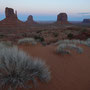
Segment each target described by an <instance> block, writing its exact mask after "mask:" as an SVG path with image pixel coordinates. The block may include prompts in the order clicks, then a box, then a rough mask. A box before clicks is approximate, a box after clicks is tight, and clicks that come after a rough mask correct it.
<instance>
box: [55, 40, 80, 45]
mask: <svg viewBox="0 0 90 90" xmlns="http://www.w3.org/2000/svg"><path fill="white" fill-rule="evenodd" d="M56 44H58V45H59V44H81V41H80V40H74V39H73V40H68V39H65V40H60V41H58V42H57V43H56Z"/></svg>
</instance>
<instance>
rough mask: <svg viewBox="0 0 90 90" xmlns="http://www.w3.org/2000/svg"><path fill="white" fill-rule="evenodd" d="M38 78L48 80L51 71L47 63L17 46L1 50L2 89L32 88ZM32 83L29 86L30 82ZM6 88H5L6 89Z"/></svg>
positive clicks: (0, 82) (0, 77) (0, 75)
mask: <svg viewBox="0 0 90 90" xmlns="http://www.w3.org/2000/svg"><path fill="white" fill-rule="evenodd" d="M37 78H38V79H39V80H40V81H44V82H48V81H49V80H50V72H49V70H48V67H47V65H46V64H45V63H44V62H43V61H41V60H39V59H34V58H32V57H30V56H28V55H27V54H26V53H25V52H23V51H21V50H19V49H18V48H16V47H13V48H4V49H2V50H0V88H1V89H0V90H3V89H4V88H5V87H8V90H16V89H17V88H19V87H20V88H31V87H32V84H33V85H36V83H37ZM29 81H31V82H32V84H31V85H30V86H28V84H27V83H28V82H29ZM4 90H5V89H4Z"/></svg>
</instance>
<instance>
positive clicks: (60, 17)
mask: <svg viewBox="0 0 90 90" xmlns="http://www.w3.org/2000/svg"><path fill="white" fill-rule="evenodd" d="M57 23H60V24H69V22H68V16H67V14H66V13H60V14H58V16H57Z"/></svg>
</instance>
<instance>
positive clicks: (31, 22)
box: [26, 15, 37, 24]
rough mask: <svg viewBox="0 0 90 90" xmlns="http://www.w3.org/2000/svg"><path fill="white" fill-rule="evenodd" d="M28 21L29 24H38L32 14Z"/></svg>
mask: <svg viewBox="0 0 90 90" xmlns="http://www.w3.org/2000/svg"><path fill="white" fill-rule="evenodd" d="M26 23H28V24H37V23H36V22H35V21H34V20H33V16H32V15H30V16H29V17H28V19H27V21H26Z"/></svg>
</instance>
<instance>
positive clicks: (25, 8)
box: [0, 0, 90, 21]
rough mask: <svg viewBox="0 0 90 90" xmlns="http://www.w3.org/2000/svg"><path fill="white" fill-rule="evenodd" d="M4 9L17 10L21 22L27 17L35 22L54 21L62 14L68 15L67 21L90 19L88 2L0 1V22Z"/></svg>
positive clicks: (86, 0) (71, 0) (3, 15)
mask: <svg viewBox="0 0 90 90" xmlns="http://www.w3.org/2000/svg"><path fill="white" fill-rule="evenodd" d="M5 7H10V8H13V9H15V10H17V12H18V18H19V19H20V20H22V21H26V20H27V17H28V16H29V15H33V17H34V20H36V21H56V19H57V15H58V14H59V13H62V12H65V13H67V14H68V20H69V21H82V20H83V19H84V18H90V0H0V20H2V19H4V18H5Z"/></svg>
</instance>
